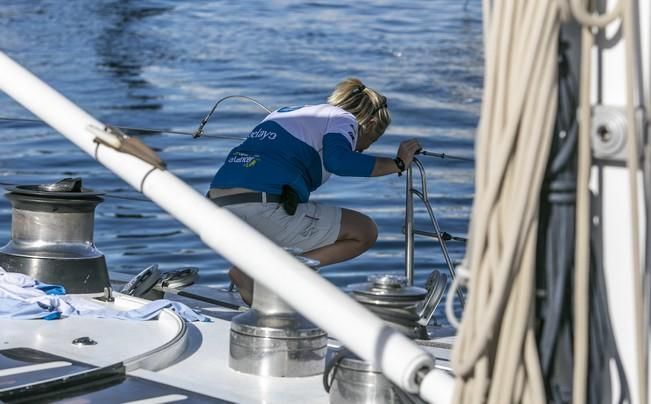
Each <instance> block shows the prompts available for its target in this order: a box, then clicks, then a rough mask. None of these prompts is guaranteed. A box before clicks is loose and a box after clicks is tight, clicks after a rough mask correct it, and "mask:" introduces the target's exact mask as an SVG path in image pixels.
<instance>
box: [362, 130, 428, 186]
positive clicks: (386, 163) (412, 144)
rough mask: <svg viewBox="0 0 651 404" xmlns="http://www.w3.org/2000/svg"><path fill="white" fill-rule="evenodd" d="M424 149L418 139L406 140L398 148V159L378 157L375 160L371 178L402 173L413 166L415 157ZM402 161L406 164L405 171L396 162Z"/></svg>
mask: <svg viewBox="0 0 651 404" xmlns="http://www.w3.org/2000/svg"><path fill="white" fill-rule="evenodd" d="M421 149H422V147H421V146H420V143H418V141H417V140H416V139H411V140H405V141H403V142H401V143H400V147H398V153H397V156H396V159H391V158H388V157H376V158H375V167H373V171H372V172H371V177H379V176H381V175H389V174H396V173H401V172H403V171H404V170H406V169H407V168H409V166H410V165H411V162H412V161H414V155H415V154H416V153H418V152H419V151H420V150H421ZM397 159H400V160H402V163H403V164H404V167H403V169H402V170H401V169H400V168H399V167H398V166H399V162H397V161H396V160H397Z"/></svg>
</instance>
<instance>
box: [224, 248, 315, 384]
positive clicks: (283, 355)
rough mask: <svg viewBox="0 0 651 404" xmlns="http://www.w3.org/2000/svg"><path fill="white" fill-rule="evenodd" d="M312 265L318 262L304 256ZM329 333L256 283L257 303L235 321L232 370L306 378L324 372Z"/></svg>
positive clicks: (233, 326) (236, 317) (231, 353)
mask: <svg viewBox="0 0 651 404" xmlns="http://www.w3.org/2000/svg"><path fill="white" fill-rule="evenodd" d="M299 258H302V261H303V262H304V263H306V264H307V265H310V264H311V265H310V266H316V265H318V262H317V261H314V260H309V259H307V258H304V257H299ZM327 348H328V335H327V334H326V332H325V331H323V330H322V329H320V328H318V327H317V326H316V325H314V324H312V323H311V322H309V321H308V320H306V319H305V318H304V317H303V316H301V315H300V314H299V313H297V312H296V311H295V310H294V309H293V308H292V307H290V306H289V305H288V304H287V303H285V302H284V301H283V300H282V299H281V298H280V297H278V296H277V295H276V294H274V293H272V292H271V291H270V290H269V289H268V288H266V287H264V286H262V285H261V284H259V283H255V285H254V288H253V303H252V305H251V309H250V310H249V311H247V312H246V313H243V314H239V315H237V316H235V317H234V318H233V319H232V320H231V333H230V358H229V365H230V367H231V368H232V369H234V370H237V371H239V372H243V373H249V374H255V375H263V376H276V377H304V376H313V375H317V374H320V373H323V369H324V367H325V355H326V351H327Z"/></svg>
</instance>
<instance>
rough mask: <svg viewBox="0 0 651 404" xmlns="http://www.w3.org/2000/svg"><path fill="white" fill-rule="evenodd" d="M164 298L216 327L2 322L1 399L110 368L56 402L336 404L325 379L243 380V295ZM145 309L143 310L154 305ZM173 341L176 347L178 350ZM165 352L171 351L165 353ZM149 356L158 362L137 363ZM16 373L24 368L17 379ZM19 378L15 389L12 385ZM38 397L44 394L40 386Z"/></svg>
mask: <svg viewBox="0 0 651 404" xmlns="http://www.w3.org/2000/svg"><path fill="white" fill-rule="evenodd" d="M118 283H119V281H118ZM116 289H119V288H116ZM206 294H208V296H205V295H206ZM116 296H117V299H116V302H115V303H106V304H112V305H114V306H119V307H120V308H121V309H126V308H129V306H132V305H134V304H136V303H135V302H137V301H139V300H140V299H135V298H132V297H126V296H123V295H120V294H117V295H116ZM189 296H193V297H194V298H190V297H189ZM197 297H198V298H197ZM165 298H168V299H173V300H179V301H181V302H183V303H185V304H188V305H189V306H190V307H192V308H193V309H195V310H198V311H201V312H202V313H203V314H205V315H207V316H210V317H211V318H212V319H213V321H212V322H205V323H182V322H179V319H178V317H176V315H174V314H173V313H171V312H166V313H165V314H164V315H161V316H160V317H159V318H158V319H157V320H152V321H142V322H141V321H124V320H115V319H93V318H79V317H77V318H65V319H62V320H54V321H46V320H0V329H2V330H3V332H2V333H1V334H0V335H1V337H0V348H1V349H2V350H3V351H2V352H0V355H2V356H0V358H4V359H0V375H2V377H0V394H4V395H5V397H6V396H7V394H9V392H10V391H11V390H14V393H15V392H18V391H20V385H24V384H25V383H23V381H25V382H27V383H32V384H33V385H36V386H38V385H39V384H43V383H46V381H47V380H51V379H57V378H58V379H65V377H69V373H70V372H77V373H79V372H82V373H83V372H90V371H93V370H95V371H97V369H107V368H109V371H106V370H105V371H104V374H99V376H98V378H97V380H95V381H94V382H93V383H92V384H87V385H85V387H83V388H82V389H81V390H80V389H79V388H77V389H76V390H74V391H70V390H67V389H66V386H65V385H62V386H61V387H62V392H60V393H59V396H55V397H54V398H52V399H53V400H55V401H61V400H62V401H64V402H65V401H66V399H67V398H69V397H75V399H79V398H82V396H83V398H84V400H88V401H86V402H106V400H109V401H111V402H128V401H134V400H139V399H145V398H160V399H161V400H163V401H158V402H174V401H177V400H180V401H185V400H190V402H203V401H204V400H209V401H210V402H220V401H221V402H238V403H259V402H267V403H327V402H328V401H329V400H328V394H327V393H326V392H325V391H324V389H323V386H322V376H321V375H318V376H312V377H300V378H296V377H292V378H289V377H287V378H277V377H262V376H255V375H249V374H243V373H239V372H236V371H234V370H232V369H231V368H230V367H229V365H228V361H229V338H230V319H231V318H232V317H233V316H235V315H237V314H239V313H241V311H242V310H244V309H243V308H241V307H242V306H243V305H240V303H241V300H240V299H239V296H237V294H233V293H229V292H226V291H218V290H216V289H213V288H207V287H200V286H193V287H190V288H187V289H186V290H185V292H184V293H177V294H172V293H166V295H165ZM221 300H223V301H224V302H223V304H222V303H221V302H220V301H221ZM208 301H210V302H208ZM140 302H141V304H144V303H146V302H147V301H146V300H140ZM224 306H226V307H224ZM234 307H238V308H239V309H234ZM113 308H117V307H113ZM183 324H184V326H183ZM179 334H183V336H182V338H179ZM431 334H432V335H433V336H435V338H434V339H433V340H430V341H421V343H422V344H423V345H424V346H426V347H427V349H428V350H430V351H431V352H432V353H433V354H434V356H435V357H437V366H440V367H443V368H447V367H448V358H449V347H450V344H451V339H452V338H453V336H452V332H451V330H449V329H441V328H440V327H439V328H434V329H432V332H431ZM80 337H88V338H90V339H91V340H93V341H95V342H96V344H95V345H75V344H73V343H72V341H73V340H75V339H77V338H80ZM171 341H172V342H175V343H176V347H175V348H174V347H173V344H171ZM179 341H180V342H179ZM170 346H172V348H169V347H170ZM160 347H168V348H166V349H167V350H161V349H160ZM339 348H340V344H339V343H338V341H336V340H333V339H331V340H330V342H329V349H328V352H329V354H332V353H333V352H335V351H336V350H337V349H339ZM16 352H23V353H25V352H28V353H31V354H32V356H31V359H30V360H32V361H33V364H27V365H24V364H22V363H19V362H16V360H15V359H13V358H15V357H16V356H15V353H16ZM147 352H149V353H150V355H151V356H152V357H155V358H158V359H147V358H140V359H138V360H136V361H134V360H133V358H134V357H139V356H142V355H143V353H147ZM29 366H35V367H33V368H29ZM39 366H41V367H42V368H39ZM12 368H13V369H14V370H17V369H21V368H22V369H21V370H20V371H18V372H15V371H12V370H11V369H12ZM43 368H49V369H46V370H49V373H47V372H44V369H43ZM120 369H122V370H121V371H120ZM18 374H20V377H19V376H18ZM12 375H13V376H12ZM66 375H68V376H66ZM41 376H43V377H41ZM64 376H65V377H64ZM3 377H8V378H7V379H3ZM14 379H15V382H8V381H10V380H14ZM83 380H85V379H83ZM48 383H51V382H48ZM82 384H83V383H82ZM78 385H79V384H77V386H78ZM133 389H136V390H139V391H140V390H141V391H143V392H144V393H145V395H138V396H130V395H129V394H128V392H129V391H131V390H133ZM23 390H24V389H23ZM32 390H33V391H38V389H37V388H36V389H35V388H33V387H32ZM16 397H18V396H16ZM136 397H141V398H136ZM164 397H166V398H164ZM2 399H3V398H0V400H2ZM5 401H6V400H5Z"/></svg>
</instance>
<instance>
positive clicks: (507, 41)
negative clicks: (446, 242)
mask: <svg viewBox="0 0 651 404" xmlns="http://www.w3.org/2000/svg"><path fill="white" fill-rule="evenodd" d="M584 3H585V2H584V1H582V0H557V1H539V0H528V1H505V0H484V2H483V10H484V19H485V24H486V25H485V31H484V35H485V36H484V43H485V49H486V52H485V55H486V64H485V65H486V68H485V84H484V102H483V103H482V111H481V121H480V123H479V129H478V134H477V140H476V150H477V164H476V187H475V188H476V189H475V201H474V206H473V214H472V218H471V223H470V237H469V239H470V241H469V244H468V249H467V252H466V258H465V259H464V265H465V267H466V270H464V271H459V274H460V275H461V274H464V273H466V274H467V276H466V279H465V282H464V280H463V278H462V276H459V279H460V280H459V282H458V283H460V284H464V283H465V284H466V285H467V287H468V290H469V295H468V297H469V298H468V303H467V306H466V308H465V312H464V314H463V321H462V322H461V324H460V328H459V332H458V335H457V340H456V342H455V346H454V349H453V354H452V367H453V370H454V371H455V376H456V377H457V383H456V388H455V394H454V401H455V402H456V403H472V404H475V403H485V402H486V403H496V404H499V403H509V402H526V403H533V404H537V403H545V402H547V401H546V397H545V388H544V384H543V381H542V374H541V370H540V359H539V355H538V351H537V345H536V333H535V331H536V330H535V323H534V322H535V274H536V242H537V233H538V231H537V230H538V217H539V200H538V198H539V195H540V191H541V187H542V182H543V178H544V172H545V167H546V164H547V161H548V158H549V150H550V145H551V140H552V138H553V123H554V117H555V114H556V109H557V108H556V107H557V68H558V67H557V42H558V37H559V28H560V23H561V21H562V19H564V18H565V19H566V18H568V17H569V16H570V14H571V15H572V16H574V18H575V19H576V20H577V21H579V22H580V23H581V24H582V25H583V26H584V27H583V34H582V40H583V43H582V49H583V51H582V62H581V68H582V73H581V80H582V83H581V95H580V99H581V109H580V112H579V114H580V122H581V124H580V129H579V132H580V133H579V167H578V178H577V214H576V217H577V223H576V232H577V235H576V252H575V271H576V273H575V307H574V310H575V311H574V318H575V324H574V325H575V335H574V358H573V360H574V371H573V386H574V388H573V402H574V403H578V404H581V403H585V402H586V382H587V374H588V366H587V360H588V352H587V349H588V343H589V341H588V314H589V310H588V308H589V295H588V292H589V290H588V288H589V267H590V250H589V231H590V222H589V220H590V216H589V214H590V207H589V189H588V180H589V170H590V165H591V160H590V152H591V151H590V122H591V119H590V118H591V117H590V93H589V91H590V84H591V83H590V69H591V51H592V46H593V32H592V29H593V27H603V26H605V25H607V24H608V23H610V22H612V21H614V20H615V19H617V18H620V19H621V20H622V23H623V32H624V37H625V38H626V87H627V119H628V122H629V125H628V139H629V140H628V141H627V145H628V148H629V149H628V166H629V170H630V171H629V172H630V175H629V179H630V189H631V201H632V202H631V209H632V212H633V215H632V216H633V219H632V223H631V231H632V232H633V238H632V240H633V241H632V245H633V246H632V248H633V251H632V253H633V257H640V251H639V224H638V219H637V212H638V207H637V172H638V155H639V154H638V152H637V138H636V133H635V124H634V122H635V102H636V100H635V92H634V88H635V87H634V81H633V80H634V78H635V70H634V69H635V52H634V51H635V45H636V43H635V32H634V28H635V27H634V25H633V21H634V20H633V17H634V15H633V3H632V0H620V2H619V3H618V4H617V5H616V6H615V7H614V8H613V9H612V10H611V11H610V12H609V13H607V14H605V15H599V16H597V15H593V14H591V13H589V12H588V11H586V10H587V9H586V6H585V4H584ZM633 261H634V262H635V263H634V265H633V267H634V268H633V270H634V272H635V276H636V288H635V301H636V312H637V313H636V314H637V325H638V330H637V331H638V336H637V340H638V351H639V353H640V354H641V355H639V356H640V358H639V362H638V364H639V367H638V372H639V375H640V383H639V386H640V388H639V398H640V402H646V387H645V381H646V380H647V379H646V372H645V369H646V367H645V364H644V363H645V362H644V361H645V360H646V350H644V349H643V348H644V343H645V340H644V339H643V332H642V324H645V322H643V317H642V306H641V302H642V289H641V288H642V285H643V284H644V283H643V282H642V279H641V274H642V272H641V271H640V270H639V269H640V268H639V265H638V264H637V262H638V260H637V258H634V259H633ZM455 286H456V285H455ZM453 295H454V293H448V296H453Z"/></svg>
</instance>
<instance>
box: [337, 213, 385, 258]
mask: <svg viewBox="0 0 651 404" xmlns="http://www.w3.org/2000/svg"><path fill="white" fill-rule="evenodd" d="M377 237H378V229H377V225H376V224H375V222H374V221H373V219H371V218H370V217H368V216H366V215H365V214H363V213H360V212H357V211H354V210H349V209H342V210H341V232H340V239H342V238H343V239H349V240H356V241H358V242H359V243H360V244H362V246H363V247H364V248H365V249H369V248H371V247H373V245H375V242H376V241H377Z"/></svg>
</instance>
